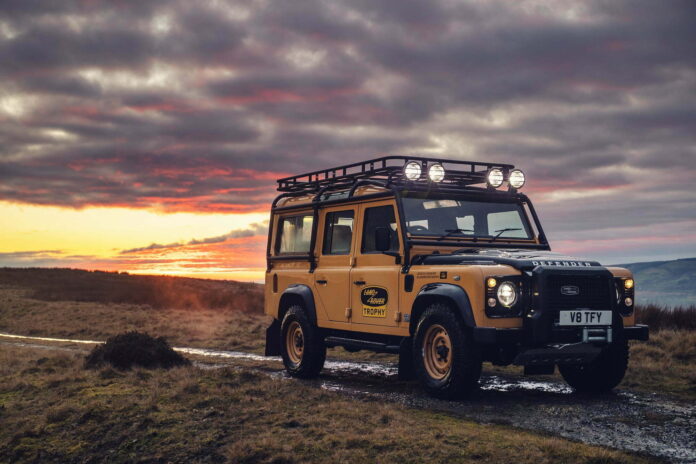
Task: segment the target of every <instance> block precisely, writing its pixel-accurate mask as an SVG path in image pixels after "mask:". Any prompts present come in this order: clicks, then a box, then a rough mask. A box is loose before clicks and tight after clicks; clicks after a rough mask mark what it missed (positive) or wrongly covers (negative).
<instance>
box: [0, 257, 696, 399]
mask: <svg viewBox="0 0 696 464" xmlns="http://www.w3.org/2000/svg"><path fill="white" fill-rule="evenodd" d="M12 271H13V272H14V270H12ZM53 272H55V273H58V274H60V273H61V272H67V273H68V274H69V275H72V276H73V277H74V278H76V279H77V281H78V283H79V281H80V279H91V280H90V281H91V282H94V281H95V280H94V279H96V280H99V279H101V280H107V281H108V280H109V279H112V278H113V274H109V273H86V274H83V272H84V271H53ZM75 272H77V274H75ZM8 274H12V272H9V271H7V272H5V274H3V273H2V272H0V331H3V332H10V333H16V334H22V335H39V336H49V337H50V336H53V337H63V338H79V339H93V340H104V339H106V338H107V337H109V336H111V335H115V334H118V333H122V332H126V331H129V330H139V331H144V332H148V333H150V334H153V335H157V336H164V337H166V338H167V339H168V340H169V342H170V343H171V344H172V345H174V346H192V347H201V348H218V349H225V350H241V351H250V352H255V353H260V352H262V351H263V346H264V343H265V339H264V335H265V329H266V327H267V326H268V324H269V322H270V319H269V318H268V317H267V316H264V315H263V314H260V311H258V309H254V310H252V311H246V312H245V311H240V310H244V309H246V308H239V310H237V309H235V307H234V305H233V304H232V303H229V302H227V303H226V304H225V305H222V306H221V307H219V308H217V309H209V308H203V307H189V308H176V307H175V308H171V307H165V308H160V307H157V306H156V305H155V307H153V306H151V305H150V304H142V303H140V304H136V303H133V302H127V301H126V302H120V303H116V302H109V301H108V298H106V297H105V296H100V297H98V298H95V299H96V300H99V301H45V300H40V299H38V298H39V297H42V295H44V294H43V293H41V292H38V295H37V289H41V288H44V289H46V288H48V289H51V288H53V289H55V288H58V287H59V285H58V284H56V283H55V282H54V281H52V280H51V278H50V272H46V273H45V274H43V278H42V279H37V280H38V282H39V283H33V281H31V280H30V279H27V276H28V274H21V272H20V274H21V279H19V278H17V277H15V278H14V280H9V279H7V278H6V276H7V275H8ZM4 276H5V277H4ZM127 277H129V278H130V277H133V276H127ZM3 278H4V280H3ZM138 278H140V277H133V279H134V280H137V279H138ZM169 279H171V278H169ZM63 280H65V279H64V277H61V279H58V281H63ZM183 280H184V283H187V282H188V281H195V282H197V283H198V282H201V283H200V284H198V285H199V286H200V288H213V287H206V285H207V284H208V281H198V280H197V279H183ZM174 283H175V284H176V280H174ZM72 285H73V287H77V285H78V284H75V283H74V284H72ZM83 285H84V281H83ZM99 285H102V286H103V284H99ZM242 285H245V284H242ZM175 286H178V284H177V285H175ZM257 287H258V286H257ZM226 288H228V289H234V288H236V287H235V283H228V284H227V286H226ZM241 288H245V287H244V286H242V287H241ZM214 290H215V289H214V288H213V291H214ZM200 291H201V292H202V293H204V292H203V290H200ZM246 291H247V292H248V290H246ZM57 292H58V291H57V290H56V291H55V292H54V293H53V294H57ZM129 293H130V294H137V292H121V293H117V292H112V293H111V295H122V294H129ZM64 295H65V296H64V297H65V298H70V297H72V296H73V295H74V293H73V291H72V290H71V291H70V292H68V291H66V292H64ZM106 295H109V292H106ZM119 298H121V297H120V296H119ZM138 298H140V297H138ZM206 298H208V299H210V300H212V297H205V296H203V297H201V298H200V299H203V300H205V299H206ZM230 298H234V295H232V294H230ZM122 300H123V299H120V300H119V301H122ZM138 301H140V300H138ZM242 303H244V301H242ZM638 317H639V319H642V320H643V321H644V322H647V323H649V324H651V327H652V328H653V331H652V333H651V340H650V341H649V342H634V343H632V348H631V361H630V363H629V369H628V372H627V374H626V378H625V379H624V382H623V383H622V385H621V388H631V389H635V390H640V391H646V392H660V393H662V394H669V395H673V396H676V397H679V398H683V399H688V400H693V399H696V331H695V330H686V329H693V328H694V325H693V324H694V320H695V319H696V308H682V309H680V310H678V311H676V312H673V311H670V310H667V309H665V308H660V307H655V306H651V307H647V308H644V309H642V308H639V309H638ZM681 327H683V328H684V329H679V330H674V328H681ZM655 328H658V329H661V330H655ZM329 356H330V357H334V358H349V359H362V360H373V359H378V360H384V361H393V362H396V357H395V356H393V355H385V354H376V353H371V352H366V351H361V352H359V353H348V352H346V351H344V350H343V349H340V348H339V349H332V350H330V351H329ZM484 369H485V370H487V371H489V372H501V371H503V372H506V373H508V374H510V373H520V372H521V369H520V368H517V367H506V368H498V367H494V366H491V365H488V364H487V365H485V366H484Z"/></svg>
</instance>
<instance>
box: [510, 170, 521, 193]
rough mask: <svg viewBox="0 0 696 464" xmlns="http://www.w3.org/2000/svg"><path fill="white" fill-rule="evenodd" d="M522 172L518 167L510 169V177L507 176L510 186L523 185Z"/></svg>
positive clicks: (516, 187) (519, 186)
mask: <svg viewBox="0 0 696 464" xmlns="http://www.w3.org/2000/svg"><path fill="white" fill-rule="evenodd" d="M524 181H525V178H524V173H523V172H522V171H520V170H519V169H513V170H512V171H510V177H508V183H509V184H510V187H512V188H514V189H520V188H522V187H523V186H524Z"/></svg>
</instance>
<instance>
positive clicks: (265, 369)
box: [0, 333, 696, 463]
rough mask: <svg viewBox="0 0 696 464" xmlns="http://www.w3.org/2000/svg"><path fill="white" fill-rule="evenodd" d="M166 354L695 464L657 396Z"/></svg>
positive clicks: (674, 406) (669, 405)
mask: <svg viewBox="0 0 696 464" xmlns="http://www.w3.org/2000/svg"><path fill="white" fill-rule="evenodd" d="M10 340H11V341H10ZM37 342H47V343H59V344H60V345H61V346H59V345H55V344H52V345H51V344H46V343H37ZM0 343H2V344H7V345H12V346H23V347H27V348H37V349H49V350H51V349H52V350H64V351H78V352H84V351H85V349H84V348H78V347H76V346H75V345H77V346H80V345H82V346H85V345H94V344H96V343H100V342H98V341H94V340H69V339H59V338H49V337H23V336H18V335H13V334H3V333H0ZM66 344H67V345H68V346H65V345H66ZM70 345H72V346H70ZM174 349H175V350H177V351H179V352H181V353H184V354H188V355H191V356H193V357H196V358H203V359H206V361H203V362H201V361H198V362H196V364H197V365H198V366H200V367H203V368H218V367H234V368H246V369H253V370H254V371H257V372H262V373H264V374H266V375H269V376H272V377H274V378H279V379H284V380H288V381H301V382H304V383H306V384H309V385H315V386H316V387H317V388H322V389H325V390H329V391H334V392H338V393H340V394H344V395H347V396H351V397H354V398H371V399H379V400H383V401H390V402H395V403H399V404H403V405H405V406H408V407H412V408H418V409H429V410H433V411H438V412H446V413H450V414H453V415H456V416H458V417H462V418H466V419H470V420H474V421H476V422H480V423H484V424H503V425H509V426H512V427H519V428H523V429H526V430H532V431H536V432H542V433H548V434H551V435H556V436H560V437H563V438H568V439H571V440H575V441H580V442H583V443H587V444H592V445H600V446H607V447H611V448H616V449H620V450H625V451H632V452H638V453H645V454H648V455H652V456H655V457H659V458H664V459H666V460H668V461H671V462H677V463H696V440H695V431H696V407H694V406H693V405H691V404H687V403H685V402H678V401H675V400H672V399H667V398H664V397H661V396H660V395H657V394H644V393H635V392H629V391H625V390H621V389H617V390H616V391H615V392H614V393H608V394H603V395H581V394H577V393H574V392H573V391H572V389H571V388H570V387H568V386H567V385H565V384H563V383H560V382H552V381H551V382H549V381H536V380H528V379H526V378H517V377H513V376H502V375H485V374H484V375H483V376H482V377H481V386H480V388H479V390H478V391H476V392H474V394H473V395H472V397H471V398H470V399H468V400H466V401H443V400H437V399H433V398H431V397H429V396H427V395H426V394H425V393H423V392H422V391H421V390H420V389H419V387H418V385H417V383H415V382H405V381H400V380H398V378H397V367H396V366H395V365H391V364H384V363H377V362H352V361H340V360H327V362H326V364H325V368H324V370H323V371H322V375H321V376H320V377H319V378H318V379H315V380H295V379H292V378H290V377H288V376H287V375H286V374H285V372H284V371H283V370H281V366H278V368H276V367H275V366H273V364H278V363H279V361H280V359H279V358H273V357H264V356H262V355H258V354H254V353H247V352H241V351H224V350H211V349H202V348H188V347H175V348H174ZM207 359H211V360H212V359H214V360H215V361H210V362H209V361H207ZM254 363H256V365H254ZM259 363H262V365H259ZM245 364H246V366H245Z"/></svg>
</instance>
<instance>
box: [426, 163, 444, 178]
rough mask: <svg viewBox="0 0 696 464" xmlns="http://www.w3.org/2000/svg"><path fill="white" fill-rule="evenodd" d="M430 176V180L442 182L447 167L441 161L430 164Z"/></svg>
mask: <svg viewBox="0 0 696 464" xmlns="http://www.w3.org/2000/svg"><path fill="white" fill-rule="evenodd" d="M428 177H430V180H431V181H433V182H442V179H444V178H445V168H443V167H442V165H441V164H439V163H438V164H433V165H432V166H430V169H428Z"/></svg>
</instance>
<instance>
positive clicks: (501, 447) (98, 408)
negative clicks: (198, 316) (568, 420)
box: [0, 345, 653, 464]
mask: <svg viewBox="0 0 696 464" xmlns="http://www.w3.org/2000/svg"><path fill="white" fill-rule="evenodd" d="M0 421H1V422H2V427H0V462H12V463H25V462H26V463H28V462H102V461H104V462H107V461H108V462H134V461H138V462H235V463H278V464H279V463H335V462H341V463H365V462H381V463H392V462H398V463H400V464H407V463H421V462H481V461H484V462H515V463H534V464H537V463H555V462H563V463H570V464H573V463H607V464H609V463H611V464H620V463H647V462H653V461H651V460H650V459H648V458H645V457H641V456H637V455H631V454H628V453H623V452H619V451H615V450H610V449H607V448H601V447H596V446H589V445H584V444H581V443H577V442H571V441H568V440H565V439H562V438H557V437H551V436H546V435H538V434H535V433H532V432H527V431H523V430H519V429H514V428H511V427H507V426H502V425H481V424H477V423H474V422H471V421H468V420H464V419H462V418H459V417H457V416H455V415H451V414H447V413H439V412H430V411H424V410H416V409H409V408H406V407H404V406H401V405H399V404H396V403H385V402H383V401H376V400H369V399H365V400H358V399H351V398H347V397H345V396H341V395H340V394H338V393H334V392H329V391H324V390H321V389H318V388H316V387H315V386H312V383H311V382H310V383H305V382H301V381H289V380H284V379H281V378H272V377H270V376H268V375H266V374H261V373H257V372H254V371H249V370H245V369H241V370H240V369H234V370H233V369H231V368H221V369H213V370H211V369H207V370H203V369H200V368H196V367H192V366H188V367H179V368H174V369H170V370H155V371H145V370H141V369H134V370H131V371H115V370H113V369H112V368H108V367H107V368H103V369H101V370H84V369H83V368H82V359H81V356H78V355H71V354H68V355H66V354H56V353H47V352H46V351H42V350H35V349H30V348H17V347H11V346H7V345H4V346H3V345H0Z"/></svg>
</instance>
